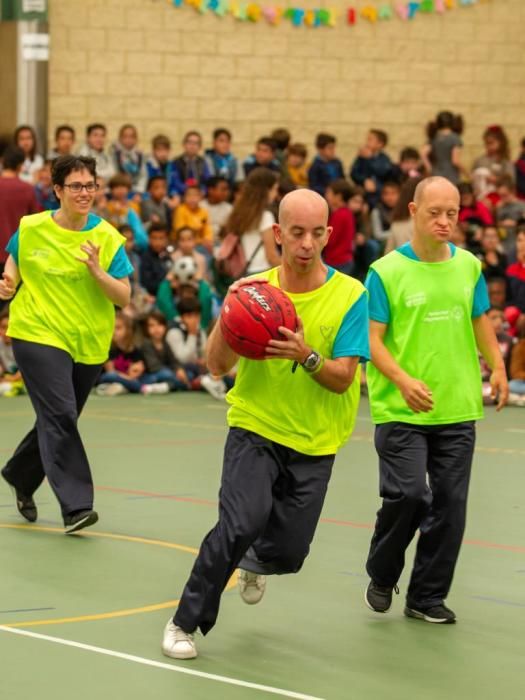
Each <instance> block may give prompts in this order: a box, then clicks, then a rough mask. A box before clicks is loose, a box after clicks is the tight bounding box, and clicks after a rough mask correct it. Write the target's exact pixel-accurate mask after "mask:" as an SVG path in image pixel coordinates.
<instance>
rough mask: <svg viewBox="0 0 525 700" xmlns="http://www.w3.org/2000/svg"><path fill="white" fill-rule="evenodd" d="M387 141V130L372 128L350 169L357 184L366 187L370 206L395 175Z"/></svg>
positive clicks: (376, 200)
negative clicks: (388, 153)
mask: <svg viewBox="0 0 525 700" xmlns="http://www.w3.org/2000/svg"><path fill="white" fill-rule="evenodd" d="M387 143H388V135H387V134H386V132H384V131H382V130H381V129H370V131H369V132H368V134H367V137H366V143H365V145H364V146H362V147H361V149H360V150H359V153H358V155H357V158H356V159H355V160H354V162H353V164H352V168H351V170H350V177H351V178H352V180H353V181H354V182H355V184H356V185H360V186H361V187H364V189H365V192H366V194H365V198H366V201H367V203H368V204H369V206H370V207H374V206H375V205H376V204H377V203H378V202H379V198H380V195H381V190H382V188H383V184H384V183H385V182H386V181H388V180H391V179H393V177H394V176H395V173H394V166H393V163H392V161H391V160H390V158H389V156H388V155H387V154H386V153H385V151H384V148H385V147H386V145H387Z"/></svg>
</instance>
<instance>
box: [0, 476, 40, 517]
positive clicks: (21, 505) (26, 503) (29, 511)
mask: <svg viewBox="0 0 525 700" xmlns="http://www.w3.org/2000/svg"><path fill="white" fill-rule="evenodd" d="M2 477H3V478H4V480H5V481H6V482H7V483H8V484H9V486H10V487H11V490H12V491H13V493H14V494H15V500H16V507H17V508H18V512H19V513H20V515H21V516H22V517H23V518H25V519H26V520H27V521H28V522H30V523H34V522H35V520H36V519H37V517H38V511H37V509H36V504H35V502H34V501H33V498H32V497H31V496H29V497H28V496H24V494H23V493H21V492H20V491H19V490H18V489H17V488H15V487H14V486H13V485H12V484H10V483H9V481H7V479H6V478H5V476H4V474H3V473H2Z"/></svg>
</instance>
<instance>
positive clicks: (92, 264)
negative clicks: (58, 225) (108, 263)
mask: <svg viewBox="0 0 525 700" xmlns="http://www.w3.org/2000/svg"><path fill="white" fill-rule="evenodd" d="M80 250H81V251H82V252H83V253H85V254H86V255H87V258H76V259H77V260H78V261H79V262H81V263H84V265H85V266H86V267H87V269H88V270H89V272H90V273H91V275H93V277H98V276H99V275H100V273H101V272H102V268H101V267H100V260H99V258H98V256H99V254H100V246H96V245H95V244H94V243H91V241H88V242H87V243H86V244H84V245H81V246H80Z"/></svg>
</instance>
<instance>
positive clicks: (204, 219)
mask: <svg viewBox="0 0 525 700" xmlns="http://www.w3.org/2000/svg"><path fill="white" fill-rule="evenodd" d="M201 199H202V192H201V190H200V189H199V187H198V186H197V185H188V186H187V187H186V190H185V192H184V195H183V197H182V204H179V206H178V207H177V209H176V210H175V217H174V220H173V226H172V238H174V239H175V241H176V232H177V231H178V230H179V229H181V228H191V229H193V230H194V231H195V236H196V239H197V246H199V250H200V252H201V253H203V252H204V253H205V254H206V252H211V250H212V249H213V231H212V228H211V225H210V219H209V214H208V210H207V209H205V208H204V207H202V206H201Z"/></svg>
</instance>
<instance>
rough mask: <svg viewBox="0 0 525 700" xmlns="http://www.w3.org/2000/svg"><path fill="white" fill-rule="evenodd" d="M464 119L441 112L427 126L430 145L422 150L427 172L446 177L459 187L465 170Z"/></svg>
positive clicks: (457, 115) (458, 115)
mask: <svg viewBox="0 0 525 700" xmlns="http://www.w3.org/2000/svg"><path fill="white" fill-rule="evenodd" d="M462 133H463V117H462V116H461V114H452V112H447V111H444V112H439V114H438V115H437V117H436V119H435V121H433V122H429V123H428V125H427V138H428V143H427V144H426V145H425V146H423V148H422V150H421V157H422V159H423V163H424V166H425V170H426V172H427V173H428V174H429V175H439V176H441V177H446V178H447V180H450V182H452V183H453V184H454V185H457V184H458V182H459V179H460V177H461V175H462V173H463V172H464V170H465V168H464V167H463V164H462V162H461V149H462V148H463V141H462V140H461V134H462Z"/></svg>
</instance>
